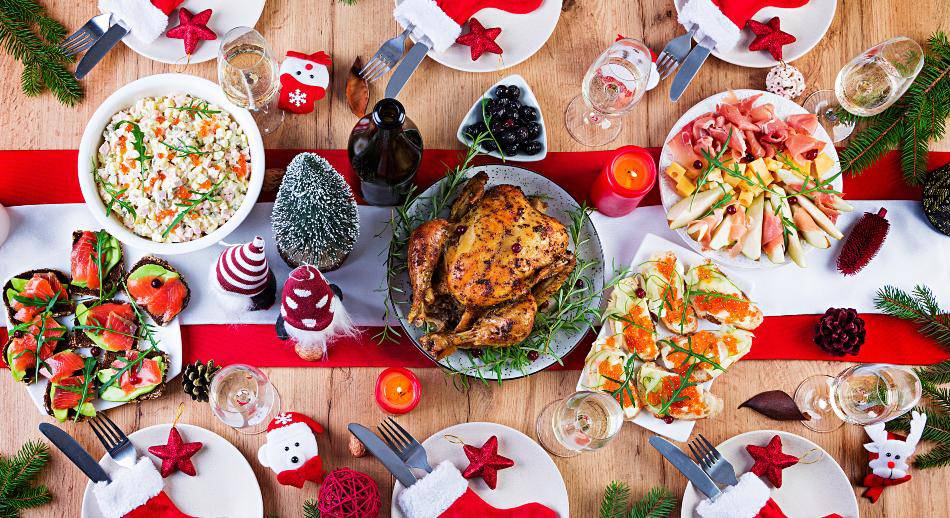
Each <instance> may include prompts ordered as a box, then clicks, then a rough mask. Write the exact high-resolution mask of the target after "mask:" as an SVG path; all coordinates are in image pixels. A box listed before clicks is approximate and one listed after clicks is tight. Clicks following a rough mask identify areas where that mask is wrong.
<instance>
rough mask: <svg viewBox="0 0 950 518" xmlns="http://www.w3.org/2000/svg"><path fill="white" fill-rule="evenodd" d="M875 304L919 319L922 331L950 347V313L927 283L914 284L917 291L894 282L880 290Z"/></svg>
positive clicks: (887, 311) (897, 314)
mask: <svg viewBox="0 0 950 518" xmlns="http://www.w3.org/2000/svg"><path fill="white" fill-rule="evenodd" d="M874 307H876V308H877V309H879V310H881V311H882V312H883V313H885V314H887V315H890V316H893V317H897V318H900V319H903V320H910V321H912V322H916V323H917V324H919V327H918V330H919V331H920V333H921V334H923V335H924V336H927V337H930V338H933V339H934V340H936V341H937V343H939V344H940V345H942V346H944V347H948V348H950V316H948V315H947V313H946V312H945V311H943V310H942V309H940V306H939V305H938V303H937V299H936V297H935V296H934V294H933V292H932V291H931V290H930V288H928V287H927V286H924V285H920V284H918V285H917V286H914V290H913V294H908V293H907V292H905V291H903V290H901V289H898V288H896V287H894V286H884V287H883V288H881V289H880V290H878V292H877V296H876V297H875V299H874Z"/></svg>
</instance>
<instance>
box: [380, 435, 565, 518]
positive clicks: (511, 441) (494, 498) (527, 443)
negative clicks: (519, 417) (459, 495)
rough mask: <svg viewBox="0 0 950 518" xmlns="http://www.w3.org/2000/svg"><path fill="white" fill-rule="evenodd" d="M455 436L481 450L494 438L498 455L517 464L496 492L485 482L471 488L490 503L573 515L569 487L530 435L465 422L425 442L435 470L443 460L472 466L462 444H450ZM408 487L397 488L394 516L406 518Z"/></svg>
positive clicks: (504, 475)
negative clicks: (401, 499) (403, 497)
mask: <svg viewBox="0 0 950 518" xmlns="http://www.w3.org/2000/svg"><path fill="white" fill-rule="evenodd" d="M446 435H454V436H456V437H458V438H459V439H462V440H463V441H465V443H466V444H471V445H472V446H475V447H478V446H481V445H482V444H485V441H487V440H488V439H489V438H490V437H491V436H493V435H494V436H496V437H498V454H499V455H501V456H503V457H508V458H509V459H511V460H513V461H515V465H514V466H512V467H510V468H507V469H503V470H501V471H499V472H498V485H497V487H496V488H495V489H494V490H492V489H491V488H489V487H488V486H486V485H485V482H484V481H483V480H482V479H474V480H472V481H470V482H469V484H468V487H470V488H471V489H472V491H474V492H475V493H477V494H478V496H480V497H482V499H484V500H485V501H486V502H488V503H489V504H491V505H493V506H495V507H498V508H501V509H508V508H511V507H517V506H520V505H524V504H527V503H531V502H537V503H539V504H541V505H544V506H547V507H549V508H550V509H551V510H553V511H555V512H556V513H557V514H558V516H562V517H564V518H566V517H568V516H570V505H569V503H568V500H567V488H566V487H565V486H564V479H563V478H561V472H560V471H558V469H557V465H555V464H554V461H553V460H551V457H550V456H549V455H548V453H547V452H546V451H544V448H542V447H541V446H540V445H538V443H536V442H534V440H533V439H531V438H530V437H528V436H527V435H525V434H523V433H521V432H519V431H518V430H515V429H514V428H509V427H507V426H504V425H500V424H496V423H462V424H457V425H455V426H450V427H448V428H446V429H444V430H441V431H438V432H436V433H434V434H432V436H430V437H429V438H428V439H426V440H424V441H422V446H423V447H424V448H425V450H426V454H427V455H428V458H429V464H430V465H432V466H433V467H435V466H436V465H438V464H439V463H440V462H442V461H448V462H451V463H452V464H454V465H455V467H456V468H458V469H459V471H464V470H465V468H466V467H467V466H468V457H466V456H465V452H464V451H462V445H460V444H455V443H453V442H449V441H448V440H447V439H446V438H445V436H446ZM403 489H404V488H403V487H402V484H400V483H399V481H396V485H395V486H394V487H393V500H392V509H391V514H392V517H393V518H403V514H402V511H400V509H399V506H398V505H397V503H396V502H397V498H398V496H399V493H400V492H402V490H403Z"/></svg>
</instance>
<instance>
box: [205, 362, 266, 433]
mask: <svg viewBox="0 0 950 518" xmlns="http://www.w3.org/2000/svg"><path fill="white" fill-rule="evenodd" d="M208 403H209V404H210V405H211V412H212V413H213V414H214V415H215V417H217V418H218V419H219V420H220V421H221V422H222V423H224V424H226V425H228V426H230V427H231V428H234V429H235V430H237V431H238V432H240V433H242V434H248V435H254V434H259V433H261V432H263V431H265V430H266V429H267V425H268V423H270V421H271V419H272V418H273V417H274V416H276V415H277V414H278V413H280V393H279V392H277V388H276V387H274V385H273V383H271V381H270V379H268V378H267V375H266V374H264V372H263V371H261V370H260V369H258V368H257V367H254V366H251V365H244V364H233V365H228V366H227V367H225V368H223V369H221V370H220V371H218V373H217V374H215V375H214V377H213V378H211V388H210V390H209V392H208Z"/></svg>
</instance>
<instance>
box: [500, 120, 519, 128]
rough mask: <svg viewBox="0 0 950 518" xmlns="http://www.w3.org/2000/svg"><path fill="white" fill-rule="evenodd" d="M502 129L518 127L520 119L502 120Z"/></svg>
mask: <svg viewBox="0 0 950 518" xmlns="http://www.w3.org/2000/svg"><path fill="white" fill-rule="evenodd" d="M501 127H502V129H506V130H510V129H512V128H516V127H518V121H516V120H514V119H505V120H503V121H502V122H501Z"/></svg>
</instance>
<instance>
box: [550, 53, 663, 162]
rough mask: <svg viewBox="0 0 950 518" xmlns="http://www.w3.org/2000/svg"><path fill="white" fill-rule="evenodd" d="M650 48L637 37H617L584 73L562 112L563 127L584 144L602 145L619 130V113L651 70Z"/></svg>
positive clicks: (640, 92)
mask: <svg viewBox="0 0 950 518" xmlns="http://www.w3.org/2000/svg"><path fill="white" fill-rule="evenodd" d="M652 68H653V67H652V60H651V56H650V49H649V48H647V46H646V45H644V44H643V42H642V41H640V40H635V39H631V38H624V39H621V40H617V41H616V42H614V44H613V45H611V46H610V48H608V49H607V50H605V51H604V53H603V54H601V55H600V57H598V58H597V60H596V61H594V64H592V65H591V66H590V68H589V69H588V70H587V74H585V75H584V83H583V86H582V90H581V95H578V96H576V97H574V99H573V100H572V101H571V103H570V104H569V105H568V106H567V110H566V111H565V112H564V122H565V124H566V126H567V131H568V132H569V133H570V134H571V136H572V137H574V140H576V141H578V142H580V143H581V144H583V145H585V146H592V147H593V146H603V145H605V144H607V143H609V142H611V141H613V140H614V139H615V138H617V136H618V135H619V134H620V129H621V127H622V123H621V119H620V117H621V116H622V115H624V114H625V113H627V112H628V111H630V110H632V109H633V107H634V106H636V104H637V103H638V102H640V98H641V97H643V92H645V91H646V89H647V83H648V82H649V80H650V74H651V73H652Z"/></svg>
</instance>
